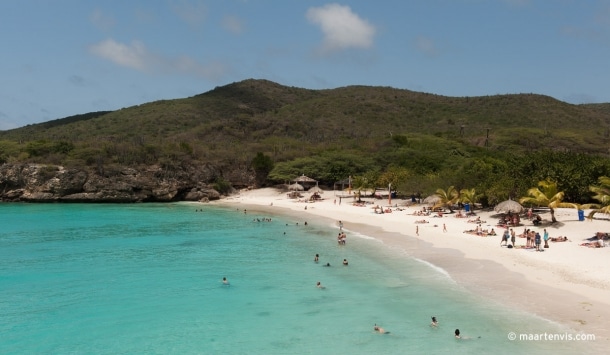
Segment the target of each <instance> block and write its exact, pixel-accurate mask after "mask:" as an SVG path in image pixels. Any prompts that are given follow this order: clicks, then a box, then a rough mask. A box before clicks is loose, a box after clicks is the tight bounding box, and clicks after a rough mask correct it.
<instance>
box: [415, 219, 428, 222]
mask: <svg viewBox="0 0 610 355" xmlns="http://www.w3.org/2000/svg"><path fill="white" fill-rule="evenodd" d="M415 223H430V222H428V221H426V220H425V219H420V220H419V221H415Z"/></svg>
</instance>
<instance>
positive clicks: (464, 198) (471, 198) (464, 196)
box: [459, 188, 481, 211]
mask: <svg viewBox="0 0 610 355" xmlns="http://www.w3.org/2000/svg"><path fill="white" fill-rule="evenodd" d="M480 198H481V194H478V195H477V192H476V190H475V189H474V188H472V189H462V190H460V198H459V201H460V202H461V203H468V204H469V205H470V206H471V209H472V210H473V211H474V205H475V203H477V202H478V201H479V199H480Z"/></svg>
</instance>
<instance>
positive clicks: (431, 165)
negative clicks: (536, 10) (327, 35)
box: [0, 79, 610, 199]
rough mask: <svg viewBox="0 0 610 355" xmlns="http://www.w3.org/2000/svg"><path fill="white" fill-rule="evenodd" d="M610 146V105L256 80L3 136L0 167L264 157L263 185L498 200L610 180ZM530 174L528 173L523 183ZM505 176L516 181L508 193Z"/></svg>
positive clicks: (231, 161) (235, 161)
mask: <svg viewBox="0 0 610 355" xmlns="http://www.w3.org/2000/svg"><path fill="white" fill-rule="evenodd" d="M609 148H610V104H598V105H571V104H568V103H565V102H561V101H558V100H555V99H553V98H551V97H547V96H542V95H535V94H518V95H494V96H485V97H446V96H440V95H434V94H428V93H420V92H413V91H409V90H401V89H394V88H390V87H370V86H349V87H343V88H337V89H331V90H308V89H302V88H295V87H286V86H282V85H279V84H277V83H273V82H270V81H266V80H252V79H251V80H244V81H241V82H237V83H233V84H230V85H226V86H222V87H217V88H215V89H214V90H211V91H209V92H206V93H203V94H200V95H197V96H193V97H189V98H184V99H176V100H161V101H156V102H150V103H144V104H142V105H138V106H133V107H129V108H125V109H121V110H118V111H113V112H96V113H88V114H83V115H78V116H73V117H68V118H64V119H59V120H54V121H50V122H46V123H41V124H35V125H28V126H26V127H22V128H18V129H13V130H9V131H0V163H2V162H3V163H18V162H36V163H43V164H62V165H67V166H82V167H91V168H95V167H98V168H99V167H100V166H114V165H129V166H139V165H142V166H145V165H153V164H154V165H160V166H162V167H164V168H165V169H167V170H169V171H171V170H176V169H188V166H192V165H200V164H208V165H212V166H214V167H216V168H217V169H218V171H221V172H228V171H230V170H235V169H241V170H244V171H245V170H248V169H250V167H251V163H252V160H253V159H254V158H255V157H256V155H257V153H262V154H263V155H264V156H265V157H269V158H270V159H271V161H272V162H273V167H274V168H273V170H272V171H271V172H270V174H269V175H268V176H266V177H268V179H267V180H262V181H261V183H279V182H284V181H286V180H289V179H291V178H293V177H294V176H295V175H301V174H310V175H313V177H316V178H317V179H318V180H320V181H321V182H322V183H323V184H326V185H329V186H330V185H332V183H333V182H335V181H337V180H340V179H343V178H345V177H347V176H348V175H358V174H364V173H366V172H368V171H376V172H377V173H380V172H383V171H385V170H387V169H388V168H389V167H392V166H395V167H401V168H404V169H406V170H408V171H409V176H410V178H409V179H408V180H407V181H405V182H404V183H403V186H402V188H403V189H404V190H405V192H406V191H407V190H409V191H415V190H417V191H422V190H423V191H424V192H425V191H429V190H431V189H432V187H433V186H434V185H435V184H436V185H437V186H436V187H440V186H438V185H439V184H442V186H445V185H448V184H455V185H456V186H458V187H470V188H472V187H477V188H478V189H479V190H485V191H487V192H488V193H490V194H491V192H490V191H492V190H494V189H497V190H498V191H496V193H495V195H497V198H500V197H501V196H502V195H503V196H507V195H509V194H513V193H517V192H519V191H521V190H522V189H523V188H527V187H531V186H527V187H523V186H521V184H523V185H527V184H529V183H530V179H532V181H533V179H535V178H538V177H539V175H540V176H541V174H547V175H549V174H551V172H552V171H553V170H556V169H557V167H555V168H553V169H551V168H548V167H547V166H550V165H549V164H551V163H553V162H555V163H556V164H559V165H562V164H563V165H566V164H568V162H570V161H572V160H573V161H574V162H580V163H575V164H580V166H581V167H582V163H583V162H584V163H586V164H588V165H591V167H592V169H593V168H594V169H596V170H595V171H594V172H593V171H592V172H590V175H592V176H587V177H586V179H585V178H582V179H580V181H581V183H582V184H584V182H585V181H589V180H591V181H594V180H595V179H597V176H593V175H599V174H604V173H607V171H608V170H607V169H608V168H607V166H606V164H607V156H608V154H609ZM541 157H542V158H541ZM583 159H584V160H583ZM523 164H530V166H529V167H520V165H523ZM531 164H534V165H531ZM507 169H508V170H510V174H511V175H507ZM516 169H523V170H524V171H516ZM527 169H529V175H527V176H517V175H515V174H527V173H526V171H527ZM543 172H545V173H543ZM559 173H560V172H556V173H555V174H559ZM495 174H499V175H495ZM565 174H566V175H567V174H568V173H565ZM225 175H226V176H219V178H225V179H226V178H227V177H228V176H229V175H230V174H228V173H227V174H225ZM231 176H233V175H231ZM498 177H501V178H502V179H505V178H506V179H508V177H512V179H513V183H511V182H510V181H506V182H504V183H503V185H502V186H503V188H501V187H500V186H499V185H498V186H497V184H498V183H499V182H498ZM546 177H548V176H543V178H546ZM551 177H553V176H551ZM554 178H555V179H560V178H561V176H555V177H554ZM489 179H495V181H486V180H489ZM515 179H518V180H519V181H518V182H516V181H517V180H515ZM523 179H528V181H524V182H522V183H521V181H522V180H523ZM230 182H231V183H233V184H235V185H242V184H248V183H249V182H247V181H230ZM494 184H495V185H494ZM573 184H574V185H576V184H577V183H576V182H574V183H573ZM494 186H495V187H494ZM574 189H576V188H574ZM500 190H502V191H500ZM578 190H579V192H578V194H577V193H576V192H572V195H574V197H575V198H579V199H584V198H585V197H586V196H585V195H586V193H587V192H586V186H580V187H578Z"/></svg>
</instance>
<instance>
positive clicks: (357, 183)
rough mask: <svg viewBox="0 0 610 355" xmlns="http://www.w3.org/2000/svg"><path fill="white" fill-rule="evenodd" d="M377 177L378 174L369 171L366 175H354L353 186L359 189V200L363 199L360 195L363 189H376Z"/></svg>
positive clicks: (356, 189)
mask: <svg viewBox="0 0 610 355" xmlns="http://www.w3.org/2000/svg"><path fill="white" fill-rule="evenodd" d="M377 179H378V177H377V174H376V173H374V172H368V173H366V174H364V175H360V176H355V177H354V179H353V180H352V187H353V189H354V191H357V193H356V194H357V195H358V201H361V200H360V196H361V195H362V191H365V190H374V189H375V182H376V181H377Z"/></svg>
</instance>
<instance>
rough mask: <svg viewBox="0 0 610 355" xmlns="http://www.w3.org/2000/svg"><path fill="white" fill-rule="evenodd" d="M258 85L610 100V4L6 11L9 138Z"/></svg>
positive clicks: (69, 1)
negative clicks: (86, 117)
mask: <svg viewBox="0 0 610 355" xmlns="http://www.w3.org/2000/svg"><path fill="white" fill-rule="evenodd" d="M251 78H254V79H267V80H271V81H274V82H277V83H279V84H282V85H287V86H294V87H300V88H307V89H331V88H337V87H343V86H348V85H369V86H386V87H388V86H389V87H394V88H399V89H408V90H413V91H420V92H428V93H433V94H438V95H444V96H457V97H464V96H485V95H497V94H519V93H535V94H542V95H548V96H551V97H554V98H556V99H558V100H561V101H565V102H568V103H573V104H581V103H600V102H610V0H375V1H372V0H345V1H337V2H333V1H318V0H120V1H116V0H104V1H101V0H98V1H94V0H55V1H48V0H19V1H12V0H4V1H0V130H6V129H11V128H17V127H22V126H25V125H28V124H33V123H39V122H45V121H49V120H53V119H58V118H63V117H67V116H71V115H76V114H82V113H87V112H92V111H106V110H117V109H121V108H125V107H130V106H134V105H139V104H143V103H147V102H152V101H156V100H164V99H177V98H185V97H190V96H194V95H197V94H201V93H204V92H207V91H210V90H212V89H214V88H215V87H217V86H224V85H227V84H230V83H233V82H238V81H242V80H245V79H251Z"/></svg>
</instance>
